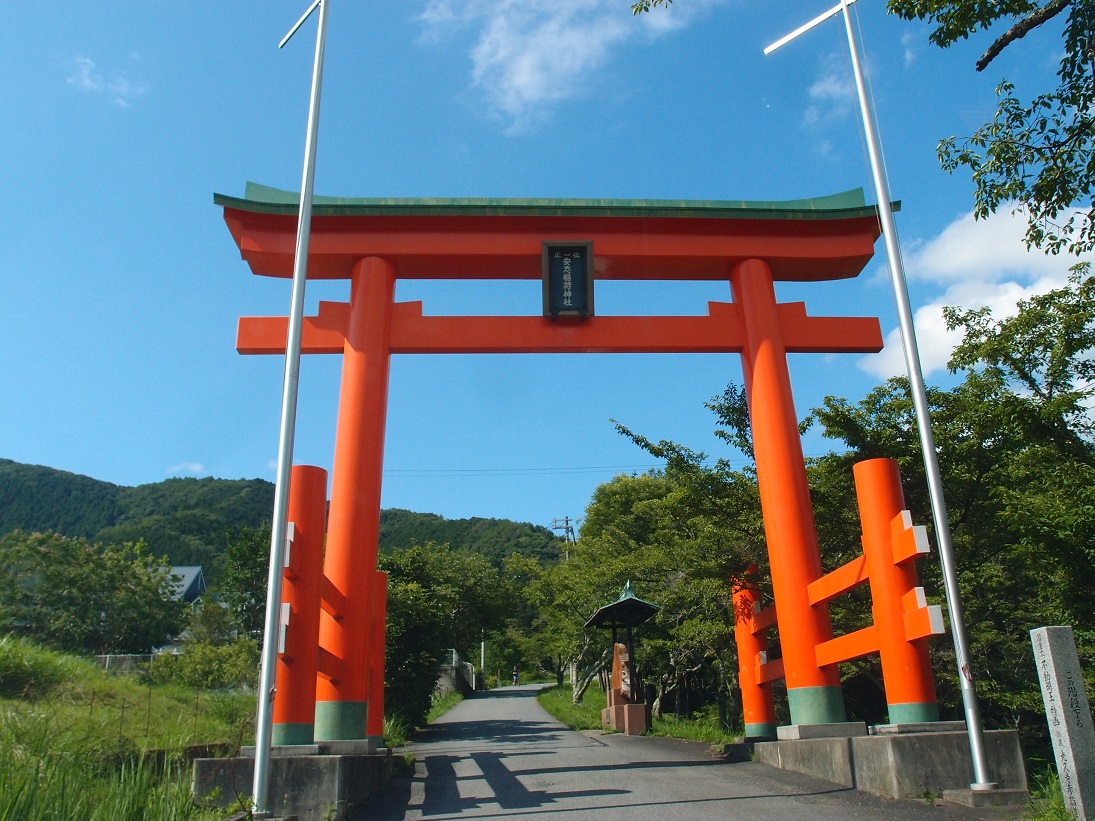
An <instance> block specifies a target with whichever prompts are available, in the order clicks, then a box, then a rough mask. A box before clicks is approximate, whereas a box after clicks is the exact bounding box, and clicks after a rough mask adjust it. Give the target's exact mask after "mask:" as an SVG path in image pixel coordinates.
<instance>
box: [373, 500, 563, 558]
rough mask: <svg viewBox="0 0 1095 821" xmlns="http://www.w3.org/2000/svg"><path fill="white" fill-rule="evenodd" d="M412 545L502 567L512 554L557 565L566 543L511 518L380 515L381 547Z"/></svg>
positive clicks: (407, 513) (405, 512)
mask: <svg viewBox="0 0 1095 821" xmlns="http://www.w3.org/2000/svg"><path fill="white" fill-rule="evenodd" d="M412 542H416V543H418V544H424V543H425V542H436V543H437V544H447V545H448V546H449V547H451V548H452V549H453V550H469V551H471V552H473V553H479V554H481V555H483V556H486V557H487V558H488V559H490V560H491V562H493V563H494V564H496V565H498V564H501V562H502V559H504V558H505V557H506V556H508V555H509V554H510V553H520V554H521V555H522V556H530V557H534V558H537V559H539V560H540V561H542V562H543V561H547V562H554V561H557V560H558V558H559V555H560V553H561V552H562V545H563V540H562V539H561V538H560V537H559V536H556V535H555V534H554V533H552V532H551V531H550V530H548V529H547V528H546V527H541V526H540V525H533V524H529V523H527V522H521V523H518V522H511V521H510V520H509V519H483V518H479V517H473V518H471V519H446V518H444V517H443V516H438V515H436V514H434V513H412V512H411V511H409V510H400V509H398V508H393V509H391V510H383V511H381V513H380V548H381V549H382V550H391V549H392V548H401V547H407V546H409V545H410V544H411V543H412Z"/></svg>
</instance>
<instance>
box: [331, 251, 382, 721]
mask: <svg viewBox="0 0 1095 821" xmlns="http://www.w3.org/2000/svg"><path fill="white" fill-rule="evenodd" d="M350 288H351V290H350V315H349V322H348V326H347V328H346V339H345V343H344V347H343V354H342V389H341V392H340V394H339V405H338V430H337V433H336V438H335V458H334V466H333V469H332V474H331V510H330V514H329V518H328V524H327V553H326V556H325V560H324V575H325V576H326V578H327V582H328V583H329V585H330V586H331V587H332V588H334V591H335V597H336V598H337V600H338V601H339V602H341V603H342V612H341V613H335V614H332V613H330V612H326V613H325V614H324V617H323V618H322V619H321V620H320V633H319V641H320V646H321V647H323V649H324V650H326V651H327V652H328V653H329V654H330V656H328V658H330V657H331V656H333V657H334V658H335V659H337V660H338V661H337V662H335V664H334V666H335V668H336V669H334V670H331V671H329V672H328V674H327V675H321V676H320V678H319V682H318V685H317V689H316V729H315V737H316V740H317V741H335V740H344V739H360V738H366V737H367V734H366V726H367V724H368V705H369V692H368V691H369V668H370V666H373V665H379V667H380V668H381V669H383V666H384V643H383V641H381V642H380V643H379V646H375V642H374V641H373V640H372V639H373V636H372V635H371V632H370V630H369V626H370V618H369V617H370V611H371V609H373V608H374V607H375V605H374V602H373V596H372V595H369V594H370V593H372V591H374V590H377V589H379V588H378V587H377V584H376V582H375V581H373V576H374V575H375V574H376V554H377V544H378V542H379V538H380V485H381V476H382V473H383V469H384V427H385V418H386V416H387V410H388V371H389V364H390V360H391V352H390V348H389V337H390V335H391V325H392V303H393V299H394V296H395V268H394V267H393V266H392V264H391V263H390V262H388V261H386V260H382V259H378V258H377V257H366V258H365V259H362V260H360V261H359V262H358V263H357V264H356V265H355V266H354V272H353V278H352V280H351V286H350ZM362 590H364V591H366V594H365V595H362V593H361V592H360V591H362ZM382 698H383V695H382V694H381V699H382Z"/></svg>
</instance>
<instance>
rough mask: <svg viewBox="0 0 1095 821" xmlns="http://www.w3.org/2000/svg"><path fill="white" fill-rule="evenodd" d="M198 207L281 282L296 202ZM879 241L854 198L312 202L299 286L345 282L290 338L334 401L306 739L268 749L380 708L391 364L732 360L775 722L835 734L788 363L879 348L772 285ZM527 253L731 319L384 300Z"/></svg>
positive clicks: (269, 325) (374, 726) (496, 269)
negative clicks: (344, 289)
mask: <svg viewBox="0 0 1095 821" xmlns="http://www.w3.org/2000/svg"><path fill="white" fill-rule="evenodd" d="M215 202H216V204H217V205H220V206H222V207H223V208H224V218H225V221H226V223H227V224H228V227H229V229H230V230H231V232H232V236H233V238H234V239H235V241H236V244H237V245H238V246H239V248H240V252H241V255H242V257H243V259H244V260H245V261H247V263H248V264H249V265H250V267H251V270H252V271H253V272H254V273H255V274H259V275H263V276H274V277H283V278H290V277H291V276H292V273H293V255H294V248H295V237H296V214H297V207H298V198H297V195H296V194H292V193H289V192H282V191H277V190H274V189H269V188H265V187H262V186H256V185H253V184H248V189H247V193H246V195H245V197H244V198H243V199H237V198H232V197H227V196H223V195H216V197H215ZM878 235H879V226H878V219H877V214H876V211H875V209H874V208H873V207H868V206H866V205H865V203H864V200H863V194H862V192H861V191H852V192H848V193H845V194H838V195H834V196H830V197H823V198H818V199H812V200H799V201H793V202H766V203H756V202H677V201H633V200H627V201H621V200H514V199H500V200H489V199H480V200H450V199H413V200H408V199H390V200H385V199H367V200H365V199H361V200H354V199H336V198H325V197H316V198H315V201H314V205H313V217H312V233H311V242H310V250H309V259H308V278H309V279H349V280H350V281H351V294H350V301H349V302H348V303H333V302H323V303H321V304H320V308H319V312H318V314H317V315H316V316H314V317H308V318H306V319H305V322H304V327H303V338H302V352H304V353H341V354H342V355H343V370H342V387H341V394H340V400H339V416H338V430H337V436H336V443H335V455H334V463H333V475H332V485H331V500H330V513H329V521H328V531H327V546H326V555H325V559H324V575H325V576H326V581H325V584H326V592H325V594H324V605H323V608H324V611H325V612H324V613H323V614H322V617H321V624H320V635H319V643H320V646H321V648H322V649H321V653H320V661H319V667H320V669H319V676H318V682H317V687H316V692H315V700H316V705H315V713H314V715H315V724H314V727H312V726H311V725H307V722H304V723H303V724H302V725H301V726H297V725H288V726H282V727H278V726H277V724H276V726H275V743H301V742H304V741H311V740H313V738H314V740H317V741H319V740H341V739H362V738H367V737H373V736H376V735H379V734H380V732H381V730H380V728H381V726H382V715H381V711H380V710H377V709H375V706H376V705H378V704H382V703H383V702H382V693H374V694H373V696H372V697H370V680H373V681H374V682H375V681H376V680H377V679H378V677H377V675H376V671H377V670H378V669H381V668H382V666H383V659H384V647H383V642H382V640H380V641H377V640H370V636H371V635H372V633H373V631H371V630H370V614H371V613H374V612H376V611H377V610H378V608H377V606H376V604H375V603H374V602H373V601H371V600H370V599H371V597H375V596H377V595H379V594H378V593H377V592H376V591H379V590H382V589H383V587H382V585H380V584H378V583H377V582H376V581H375V579H376V575H375V574H376V556H377V542H378V535H379V519H380V489H381V474H382V470H383V446H384V425H385V418H386V413H387V388H388V373H389V360H390V357H391V355H392V354H410V353H592V352H598V353H701V352H707V353H711V352H719V353H739V354H741V357H742V366H743V372H744V375H745V385H746V392H747V396H748V402H749V413H750V422H751V426H752V432H753V441H754V448H755V454H756V462H757V476H758V482H759V486H760V497H761V505H762V509H763V513H764V522H765V535H766V539H767V543H768V552H769V558H770V564H771V573H772V587H773V593H774V597H775V602H776V607H777V608H778V612H779V623H778V626H779V633H780V640H781V645H782V650H783V658H782V660H781V662H782V664H781V667H782V674H783V676H784V677H785V679H786V683H787V692H788V701H789V707H790V713H791V723H792V724H831V723H837V722H842V721H844V719H845V713H844V705H843V700H842V697H841V693H840V687H839V680H838V677H837V671H836V664H835V662H829V663H823V662H821V661H819V658H818V656H819V654H818V648H819V647H820V646H821V645H823V644H825V643H826V642H828V641H831V640H832V638H833V633H832V628H831V625H830V622H829V613H828V606H827V604H826V603H825V602H824V601H822V602H820V603H818V602H812V601H811V597H810V594H809V592H808V588H809V586H810V585H811V583H814V582H817V581H818V580H819V579H820V578H821V577H822V576H823V572H822V568H821V562H820V558H819V555H818V548H817V535H816V530H815V526H814V519H813V510H812V507H811V505H810V498H809V489H808V487H807V482H806V472H805V465H804V460H803V454H802V446H801V442H800V439H799V433H798V422H797V415H796V413H795V408H794V402H793V398H792V393H791V382H790V376H789V373H788V368H787V354H788V353H828V352H837V353H868V352H875V351H878V350H881V348H882V336H881V330H880V328H879V324H878V320H877V319H875V318H868V317H811V316H808V315H807V313H806V310H805V306H804V305H803V304H802V303H778V302H777V301H776V297H775V289H774V282H776V281H821V280H835V279H844V278H851V277H855V276H857V275H858V274H859V273H860V272H861V271H862V269H863V268H864V266H865V265H866V264H867V262H868V260H870V258H871V256H872V255H873V252H874V241H875V239H876V238H877V237H878ZM545 241H562V242H575V241H582V242H586V241H589V242H592V248H593V256H594V260H595V262H594V268H593V277H594V280H723V281H728V282H729V284H730V287H731V289H732V295H733V301H732V302H711V303H709V304H708V314H707V315H706V316H669V317H665V316H662V317H657V316H643V317H619V316H588V317H584V318H574V317H556V318H552V317H548V316H501V317H497V316H480V317H466V316H465V317H460V316H427V315H424V313H423V310H422V303H421V302H407V303H396V302H395V301H394V293H395V281H396V279H398V278H402V279H540V278H541V276H542V271H541V250H542V244H543V243H544V242H545ZM287 330H288V320H287V318H285V317H244V318H241V319H240V324H239V330H238V335H237V349H238V350H239V351H240V353H246V354H275V353H284V351H285V347H286V339H287ZM381 635H382V634H381ZM279 668H280V664H279ZM370 671H372V674H371V675H370ZM771 677H775V674H774V673H773V675H772V676H771ZM376 686H377V685H376V684H375V683H374V685H373V687H374V689H375V687H376ZM370 702H372V703H373V704H374V709H373V710H372V711H370V710H369V709H368V708H369V704H370ZM304 725H307V726H304ZM279 732H280V735H279Z"/></svg>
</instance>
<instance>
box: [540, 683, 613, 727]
mask: <svg viewBox="0 0 1095 821" xmlns="http://www.w3.org/2000/svg"><path fill="white" fill-rule="evenodd" d="M537 699H538V700H539V702H540V706H541V707H543V708H544V709H545V710H547V711H548V712H549V713H550V714H551V715H552V716H553V717H554V718H555V719H557V720H558V721H561V722H563V723H564V724H565V725H567V726H568V727H570V728H571V729H572V730H600V729H601V727H602V725H601V708H602V707H604V696H603V695H602V694H601V693H599V692H598V693H596V694H593V693H589V694H587V695H586V697H585V698H584V699H582V703H581V704H575V703H574V699H573V697H572V695H571V691H570V688H569V687H551V688H548V689H545V690H541V691H540V693H539V695H538V696H537Z"/></svg>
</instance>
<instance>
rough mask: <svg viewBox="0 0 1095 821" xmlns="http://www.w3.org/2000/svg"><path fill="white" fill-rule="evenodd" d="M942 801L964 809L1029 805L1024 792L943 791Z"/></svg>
mask: <svg viewBox="0 0 1095 821" xmlns="http://www.w3.org/2000/svg"><path fill="white" fill-rule="evenodd" d="M943 800H944V801H950V802H952V803H954V804H961V805H962V806H964V807H974V808H977V807H1023V806H1026V805H1027V804H1028V803H1030V793H1029V792H1027V791H1026V790H1009V789H1002V788H997V789H995V790H943Z"/></svg>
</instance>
